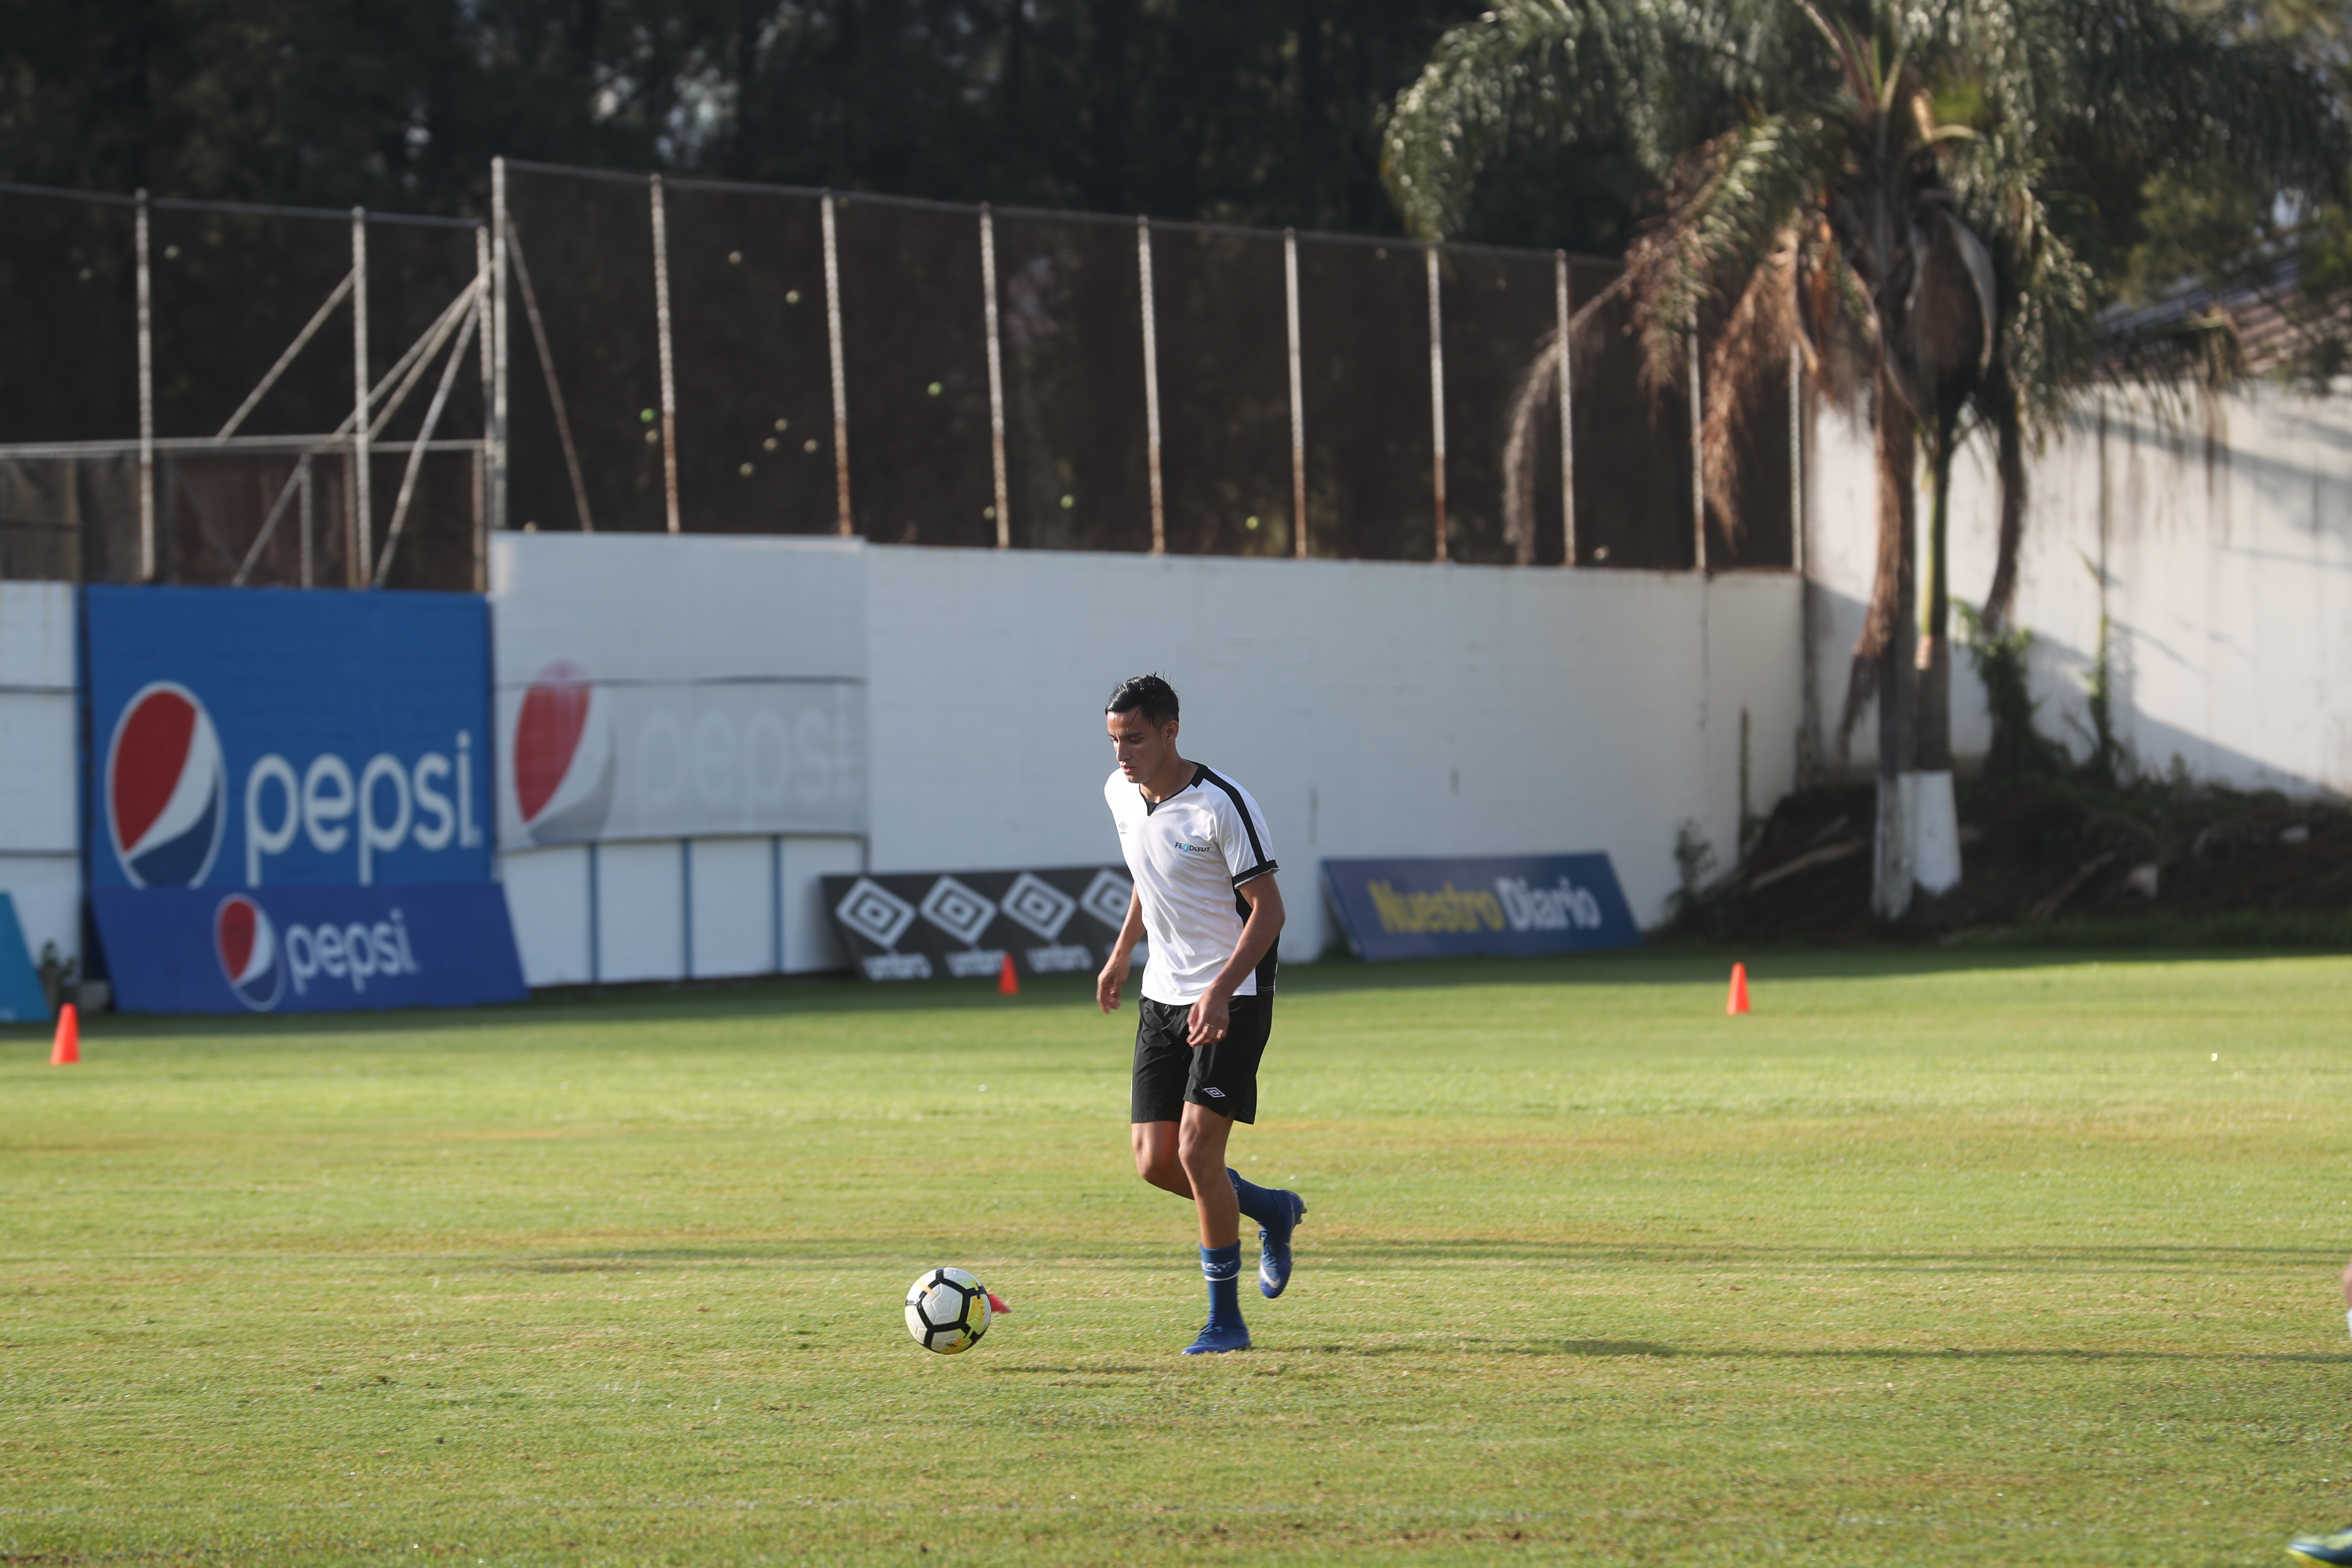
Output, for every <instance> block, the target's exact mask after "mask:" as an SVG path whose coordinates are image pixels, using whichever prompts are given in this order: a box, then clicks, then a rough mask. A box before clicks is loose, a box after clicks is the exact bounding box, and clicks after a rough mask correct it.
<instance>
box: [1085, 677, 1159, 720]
mask: <svg viewBox="0 0 2352 1568" xmlns="http://www.w3.org/2000/svg"><path fill="white" fill-rule="evenodd" d="M1139 708H1140V709H1142V710H1143V721H1144V722H1145V723H1147V724H1149V725H1150V726H1151V727H1152V728H1153V729H1155V730H1157V729H1158V728H1160V725H1162V724H1165V723H1167V722H1168V721H1171V720H1172V719H1174V718H1175V717H1176V689H1175V688H1174V687H1172V686H1171V685H1169V684H1168V683H1167V682H1166V681H1164V680H1162V679H1160V677H1158V676H1156V675H1130V676H1129V677H1128V678H1127V679H1125V680H1122V681H1120V682H1119V683H1118V687H1117V688H1115V689H1113V690H1112V692H1111V694H1110V700H1109V701H1108V702H1107V703H1105V704H1104V705H1103V711H1104V712H1106V713H1130V712H1133V711H1134V710H1136V709H1139Z"/></svg>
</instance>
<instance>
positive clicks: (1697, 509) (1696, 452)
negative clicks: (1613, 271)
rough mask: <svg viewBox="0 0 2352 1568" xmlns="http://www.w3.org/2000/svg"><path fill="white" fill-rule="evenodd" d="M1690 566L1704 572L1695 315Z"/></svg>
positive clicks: (1702, 416) (1702, 426)
mask: <svg viewBox="0 0 2352 1568" xmlns="http://www.w3.org/2000/svg"><path fill="white" fill-rule="evenodd" d="M1690 461H1691V566H1692V569H1693V570H1694V571H1696V572H1698V573H1699V574H1702V575H1704V574H1706V570H1707V559H1706V399H1705V397H1704V395H1703V394H1702V393H1701V392H1700V390H1699V360H1698V318H1697V317H1696V316H1693V317H1692V318H1691V329H1690Z"/></svg>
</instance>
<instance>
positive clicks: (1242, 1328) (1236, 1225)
mask: <svg viewBox="0 0 2352 1568" xmlns="http://www.w3.org/2000/svg"><path fill="white" fill-rule="evenodd" d="M1233 1130H1234V1123H1233V1118H1231V1117H1229V1116H1223V1115H1221V1114H1219V1113H1218V1112H1216V1111H1213V1110H1210V1109H1208V1108H1207V1107H1206V1106H1203V1105H1198V1104H1194V1103H1192V1102H1190V1101H1188V1102H1187V1103H1186V1104H1185V1107H1184V1120H1183V1121H1182V1123H1181V1125H1180V1126H1179V1128H1178V1131H1177V1138H1176V1157H1177V1159H1178V1161H1179V1162H1180V1163H1181V1164H1182V1166H1183V1168H1184V1174H1185V1176H1186V1177H1187V1178H1188V1179H1189V1180H1190V1181H1191V1182H1192V1202H1193V1204H1194V1205H1195V1206H1196V1208H1197V1210H1198V1212H1199V1215H1200V1220H1201V1277H1202V1279H1205V1280H1207V1281H1208V1285H1209V1321H1208V1324H1207V1326H1205V1327H1204V1328H1202V1330H1201V1337H1200V1338H1199V1339H1196V1340H1194V1341H1193V1342H1192V1343H1191V1344H1189V1345H1187V1346H1185V1347H1184V1353H1185V1354H1186V1355H1213V1354H1215V1353H1217V1352H1223V1351H1245V1350H1247V1349H1249V1343H1250V1338H1249V1325H1248V1324H1247V1323H1245V1322H1244V1321H1242V1303H1241V1273H1242V1245H1241V1223H1242V1213H1241V1206H1240V1205H1239V1204H1238V1203H1237V1202H1236V1201H1235V1200H1234V1189H1233V1184H1232V1183H1231V1182H1229V1181H1227V1180H1226V1178H1225V1141H1226V1139H1228V1138H1229V1137H1230V1136H1232V1133H1233Z"/></svg>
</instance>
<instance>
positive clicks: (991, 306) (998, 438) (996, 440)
mask: <svg viewBox="0 0 2352 1568" xmlns="http://www.w3.org/2000/svg"><path fill="white" fill-rule="evenodd" d="M980 286H981V289H982V292H983V293H985V294H986V295H987V296H988V310H987V320H988V447H989V455H990V457H991V458H992V460H993V461H994V463H995V465H996V548H998V549H999V550H1009V549H1011V548H1012V547H1013V505H1012V491H1011V489H1010V487H1009V486H1008V484H1007V483H1006V480H1005V476H1004V353H1003V349H1002V347H1000V346H999V343H998V340H997V331H996V220H995V218H994V217H993V216H992V215H991V214H990V212H989V210H988V204H987V203H986V202H982V203H981V204H980ZM777 967H779V968H782V964H779V965H778V966H777Z"/></svg>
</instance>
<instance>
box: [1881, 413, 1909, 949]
mask: <svg viewBox="0 0 2352 1568" xmlns="http://www.w3.org/2000/svg"><path fill="white" fill-rule="evenodd" d="M1870 402H1871V425H1872V427H1873V432H1872V433H1873V435H1874V437H1876V446H1877V458H1878V564H1879V572H1880V574H1881V576H1882V578H1883V579H1885V580H1887V581H1888V582H1889V583H1890V585H1891V587H1892V589H1893V592H1892V593H1891V594H1889V595H1887V598H1888V599H1889V600H1891V603H1886V604H1881V605H1874V606H1873V608H1874V611H1876V612H1877V613H1881V614H1886V615H1889V616H1892V617H1898V618H1899V617H1901V616H1904V614H1905V613H1906V610H1907V608H1908V607H1909V605H1911V604H1912V603H1913V601H1914V598H1915V595H1916V572H1915V569H1914V567H1915V560H1916V552H1915V551H1914V550H1913V547H1912V529H1913V527H1914V525H1915V524H1916V521H1917V519H1918V509H1917V507H1916V504H1915V502H1914V500H1913V485H1914V482H1915V479H1916V474H1917V471H1918V468H1917V454H1916V447H1917V421H1916V418H1915V417H1914V416H1913V415H1912V413H1911V408H1910V405H1908V404H1906V402H1904V400H1903V395H1902V394H1901V393H1899V392H1897V391H1896V390H1895V384H1894V382H1893V381H1892V380H1891V379H1890V377H1889V375H1888V374H1887V373H1886V372H1885V370H1884V369H1882V370H1881V371H1880V372H1879V374H1878V384H1877V385H1876V386H1875V387H1874V389H1873V395H1872V396H1871V400H1870ZM1885 630H1886V634H1887V635H1886V637H1885V643H1884V645H1883V646H1882V647H1881V649H1880V651H1879V656H1878V658H1879V667H1878V668H1879V674H1878V835H1877V842H1876V846H1875V848H1876V854H1875V856H1874V868H1873V874H1872V878H1871V897H1870V904H1871V910H1872V912H1873V913H1874V914H1876V915H1877V916H1878V918H1879V919H1881V920H1887V921H1895V920H1901V919H1902V918H1903V915H1904V911H1906V910H1908V909H1909V908H1910V907H1911V881H1912V878H1911V823H1910V814H1909V813H1908V812H1907V811H1906V810H1905V809H1904V806H1905V796H1904V792H1903V788H1902V781H1903V775H1904V774H1905V773H1908V772H1910V771H1911V768H1912V766H1913V756H1912V752H1913V743H1914V736H1915V733H1916V731H1914V729H1913V725H1912V721H1913V718H1914V707H1915V703H1916V698H1917V681H1916V670H1915V669H1914V668H1913V652H1912V647H1911V639H1909V638H1908V637H1904V636H1902V635H1901V634H1900V622H1899V619H1898V620H1897V624H1896V625H1895V626H1888V627H1886V628H1885Z"/></svg>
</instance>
